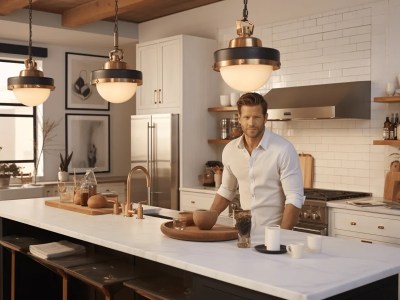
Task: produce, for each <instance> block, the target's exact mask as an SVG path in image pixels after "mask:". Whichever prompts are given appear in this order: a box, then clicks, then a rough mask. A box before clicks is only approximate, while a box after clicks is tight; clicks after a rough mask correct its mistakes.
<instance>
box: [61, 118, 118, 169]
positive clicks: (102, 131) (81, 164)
mask: <svg viewBox="0 0 400 300" xmlns="http://www.w3.org/2000/svg"><path fill="white" fill-rule="evenodd" d="M65 128H66V134H65V136H66V141H65V144H66V148H67V153H71V152H72V151H73V152H74V155H73V156H72V160H71V163H70V165H69V169H68V172H69V173H73V172H74V168H75V171H76V173H77V174H82V173H85V172H86V170H87V169H90V168H94V172H96V173H107V172H110V116H109V115H85V114H66V118H65Z"/></svg>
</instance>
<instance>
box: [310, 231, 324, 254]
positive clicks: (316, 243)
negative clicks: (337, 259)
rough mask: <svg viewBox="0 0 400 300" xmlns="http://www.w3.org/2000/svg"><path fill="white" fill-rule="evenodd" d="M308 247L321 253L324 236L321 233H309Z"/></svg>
mask: <svg viewBox="0 0 400 300" xmlns="http://www.w3.org/2000/svg"><path fill="white" fill-rule="evenodd" d="M307 247H308V249H310V251H312V252H315V253H319V252H321V248H322V236H321V235H316V234H314V235H308V236H307Z"/></svg>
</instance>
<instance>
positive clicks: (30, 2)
mask: <svg viewBox="0 0 400 300" xmlns="http://www.w3.org/2000/svg"><path fill="white" fill-rule="evenodd" d="M28 56H29V61H32V0H29V47H28Z"/></svg>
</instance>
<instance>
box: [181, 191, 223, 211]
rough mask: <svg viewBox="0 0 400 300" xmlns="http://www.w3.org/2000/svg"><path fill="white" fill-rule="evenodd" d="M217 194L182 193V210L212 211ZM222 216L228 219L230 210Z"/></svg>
mask: <svg viewBox="0 0 400 300" xmlns="http://www.w3.org/2000/svg"><path fill="white" fill-rule="evenodd" d="M214 196H215V193H204V192H187V191H181V197H180V210H187V211H194V210H197V209H210V207H211V204H212V203H213V201H214ZM221 216H225V217H228V216H229V209H228V208H226V209H225V210H224V211H223V212H222V213H221Z"/></svg>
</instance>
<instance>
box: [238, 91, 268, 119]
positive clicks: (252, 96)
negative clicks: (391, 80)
mask: <svg viewBox="0 0 400 300" xmlns="http://www.w3.org/2000/svg"><path fill="white" fill-rule="evenodd" d="M257 105H261V108H262V111H263V115H264V116H265V115H266V114H267V110H268V103H267V101H265V99H264V97H263V96H261V95H260V94H258V93H246V94H243V95H242V96H241V97H240V98H239V100H238V101H237V107H238V111H239V114H241V112H242V111H241V110H242V106H257Z"/></svg>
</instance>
